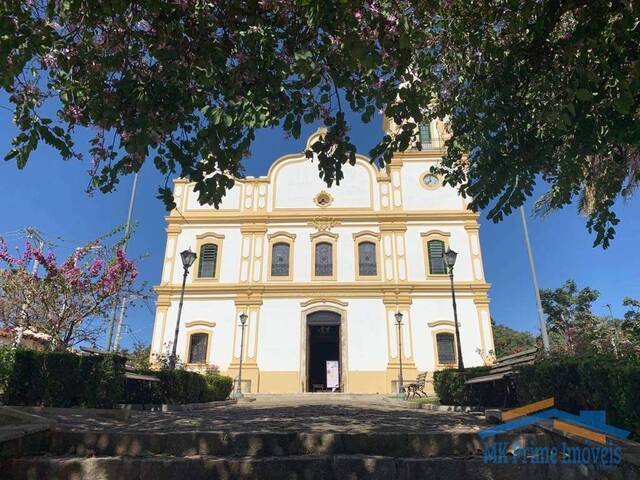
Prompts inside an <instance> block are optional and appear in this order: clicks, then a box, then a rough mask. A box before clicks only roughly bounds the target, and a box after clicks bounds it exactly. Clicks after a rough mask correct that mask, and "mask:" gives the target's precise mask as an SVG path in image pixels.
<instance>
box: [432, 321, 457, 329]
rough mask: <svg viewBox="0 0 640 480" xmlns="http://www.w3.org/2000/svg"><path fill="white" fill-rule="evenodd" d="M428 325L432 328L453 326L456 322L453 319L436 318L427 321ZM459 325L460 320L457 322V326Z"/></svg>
mask: <svg viewBox="0 0 640 480" xmlns="http://www.w3.org/2000/svg"><path fill="white" fill-rule="evenodd" d="M427 326H428V327H431V328H434V327H451V328H455V327H456V324H455V322H454V321H453V320H436V321H434V322H429V323H427ZM459 326H460V322H458V327H459Z"/></svg>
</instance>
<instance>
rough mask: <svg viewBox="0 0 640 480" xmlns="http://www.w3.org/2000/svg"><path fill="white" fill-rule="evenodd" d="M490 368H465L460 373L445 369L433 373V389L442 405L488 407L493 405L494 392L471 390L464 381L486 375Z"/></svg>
mask: <svg viewBox="0 0 640 480" xmlns="http://www.w3.org/2000/svg"><path fill="white" fill-rule="evenodd" d="M489 370H491V367H473V368H467V369H466V370H465V371H464V372H462V373H460V372H459V371H458V369H455V368H447V369H445V370H438V371H436V372H434V373H433V388H434V390H435V392H436V395H438V398H439V399H440V403H441V404H442V405H465V406H490V404H492V403H494V399H493V398H492V397H493V396H494V392H491V391H490V389H488V388H477V387H474V388H472V386H471V385H465V384H464V382H465V380H467V379H469V378H473V377H479V376H481V375H486V374H487V373H488V372H489Z"/></svg>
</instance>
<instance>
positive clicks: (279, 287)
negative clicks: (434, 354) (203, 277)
mask: <svg viewBox="0 0 640 480" xmlns="http://www.w3.org/2000/svg"><path fill="white" fill-rule="evenodd" d="M321 278H322V277H321ZM318 285H321V286H322V291H319V290H318ZM454 285H455V289H456V296H457V295H458V294H459V295H460V296H461V297H464V296H465V295H467V296H468V295H471V296H473V298H476V296H483V295H484V296H486V292H487V291H488V290H489V287H490V284H488V283H485V282H475V281H471V282H465V281H458V280H456V281H455V283H454ZM248 289H251V290H252V291H253V292H254V293H258V294H260V295H261V296H262V297H274V296H279V295H280V294H283V295H285V296H290V297H291V296H294V297H314V298H321V297H326V296H327V295H331V296H339V297H345V296H349V297H354V296H355V297H369V296H375V297H376V298H380V297H381V296H384V295H385V294H391V295H393V294H394V293H395V292H396V291H397V292H398V293H405V294H409V295H415V294H419V293H424V294H433V296H436V295H437V294H444V298H449V297H450V295H451V284H450V283H449V282H448V281H446V280H434V281H422V282H406V283H403V284H398V285H396V284H393V283H384V284H375V283H363V282H340V283H335V282H332V281H326V282H322V281H314V282H291V283H274V284H269V283H265V284H260V285H252V286H251V287H249V286H247V285H243V284H238V283H216V284H210V285H206V284H205V285H201V284H197V283H196V284H187V285H186V287H185V293H186V294H187V295H202V298H205V296H210V297H211V298H219V297H216V296H215V295H220V294H230V295H238V294H242V293H244V292H246V291H247V290H248ZM398 289H400V290H398ZM155 291H156V292H157V293H158V294H159V295H161V296H163V295H179V294H180V285H179V284H172V285H160V286H158V287H156V288H155Z"/></svg>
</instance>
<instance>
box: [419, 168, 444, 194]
mask: <svg viewBox="0 0 640 480" xmlns="http://www.w3.org/2000/svg"><path fill="white" fill-rule="evenodd" d="M420 184H421V185H422V186H423V187H424V188H426V189H429V190H435V189H436V188H438V187H440V186H441V185H442V182H441V181H440V178H439V177H438V176H437V175H434V174H433V173H430V172H427V173H423V174H422V177H420Z"/></svg>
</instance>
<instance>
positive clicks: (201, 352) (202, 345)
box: [189, 333, 209, 363]
mask: <svg viewBox="0 0 640 480" xmlns="http://www.w3.org/2000/svg"><path fill="white" fill-rule="evenodd" d="M189 339H190V342H189V363H205V362H206V361H207V344H208V343H209V335H207V334H206V333H194V334H193V335H191V336H190V337H189Z"/></svg>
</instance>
